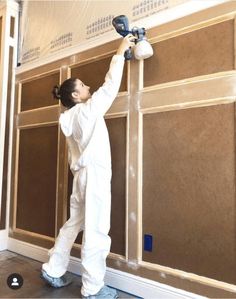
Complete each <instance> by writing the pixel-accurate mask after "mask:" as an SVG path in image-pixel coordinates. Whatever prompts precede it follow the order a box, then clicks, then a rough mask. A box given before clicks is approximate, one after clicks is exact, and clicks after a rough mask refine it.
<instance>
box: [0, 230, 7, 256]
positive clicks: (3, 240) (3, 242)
mask: <svg viewBox="0 0 236 299" xmlns="http://www.w3.org/2000/svg"><path fill="white" fill-rule="evenodd" d="M6 249H8V231H7V230H6V229H3V230H0V251H3V250H6Z"/></svg>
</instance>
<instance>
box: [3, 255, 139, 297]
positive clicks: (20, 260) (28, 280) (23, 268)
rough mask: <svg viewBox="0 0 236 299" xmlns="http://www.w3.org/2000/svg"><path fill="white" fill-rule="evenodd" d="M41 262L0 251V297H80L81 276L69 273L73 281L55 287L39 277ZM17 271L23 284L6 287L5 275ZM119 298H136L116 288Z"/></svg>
mask: <svg viewBox="0 0 236 299" xmlns="http://www.w3.org/2000/svg"><path fill="white" fill-rule="evenodd" d="M41 265H42V263H40V262H38V261H35V260H32V259H30V258H27V257H24V256H22V255H19V254H15V253H13V252H10V251H7V250H6V251H1V252H0V298H4V299H6V298H81V293H80V288H81V277H80V276H77V275H75V274H72V273H71V276H72V277H73V283H72V284H71V285H69V286H67V287H64V288H60V289H55V288H52V287H50V286H49V285H47V284H46V283H45V282H44V281H42V279H40V269H41ZM12 273H19V274H20V275H21V276H22V277H23V279H24V284H23V286H22V288H20V289H18V290H12V289H10V288H9V287H8V285H7V283H6V281H7V277H8V276H9V275H10V274H12ZM118 293H119V298H138V297H135V296H132V295H130V294H127V293H124V292H121V291H119V290H118Z"/></svg>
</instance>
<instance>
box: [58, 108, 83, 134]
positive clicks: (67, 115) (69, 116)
mask: <svg viewBox="0 0 236 299" xmlns="http://www.w3.org/2000/svg"><path fill="white" fill-rule="evenodd" d="M78 105H79V104H77V105H75V106H74V107H72V108H71V109H69V110H66V111H65V112H64V113H61V115H60V118H59V123H60V125H61V129H62V132H63V133H64V134H65V136H66V137H69V136H71V135H72V131H73V122H74V116H75V113H76V108H77V107H76V106H78Z"/></svg>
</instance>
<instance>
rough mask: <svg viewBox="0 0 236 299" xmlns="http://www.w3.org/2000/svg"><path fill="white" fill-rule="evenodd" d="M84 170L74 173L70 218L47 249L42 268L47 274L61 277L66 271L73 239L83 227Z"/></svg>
mask: <svg viewBox="0 0 236 299" xmlns="http://www.w3.org/2000/svg"><path fill="white" fill-rule="evenodd" d="M85 186H86V170H85V168H82V169H80V170H79V171H77V172H75V173H74V179H73V187H72V194H71V196H70V218H69V219H68V220H67V222H66V223H65V224H64V225H63V226H62V228H61V229H60V232H59V235H58V237H57V239H56V241H55V244H54V247H53V248H51V249H50V250H49V255H50V259H49V261H48V263H45V264H43V266H42V268H43V270H45V271H46V272H47V274H48V275H49V276H52V277H61V276H62V275H64V274H65V272H66V271H67V267H68V264H69V260H70V251H71V248H72V246H73V244H74V242H75V239H76V237H77V235H78V233H79V232H80V231H82V230H83V228H84V210H85V209H84V205H85V202H84V198H85Z"/></svg>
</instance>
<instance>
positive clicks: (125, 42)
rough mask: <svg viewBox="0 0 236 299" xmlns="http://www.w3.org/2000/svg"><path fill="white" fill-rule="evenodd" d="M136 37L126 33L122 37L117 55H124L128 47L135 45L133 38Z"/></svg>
mask: <svg viewBox="0 0 236 299" xmlns="http://www.w3.org/2000/svg"><path fill="white" fill-rule="evenodd" d="M136 39H137V37H135V36H133V34H131V33H130V34H128V35H126V36H125V37H124V38H123V39H122V42H121V44H120V46H119V48H118V50H117V52H116V54H117V55H124V53H125V51H126V50H128V49H129V48H132V47H134V46H135V40H136Z"/></svg>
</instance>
